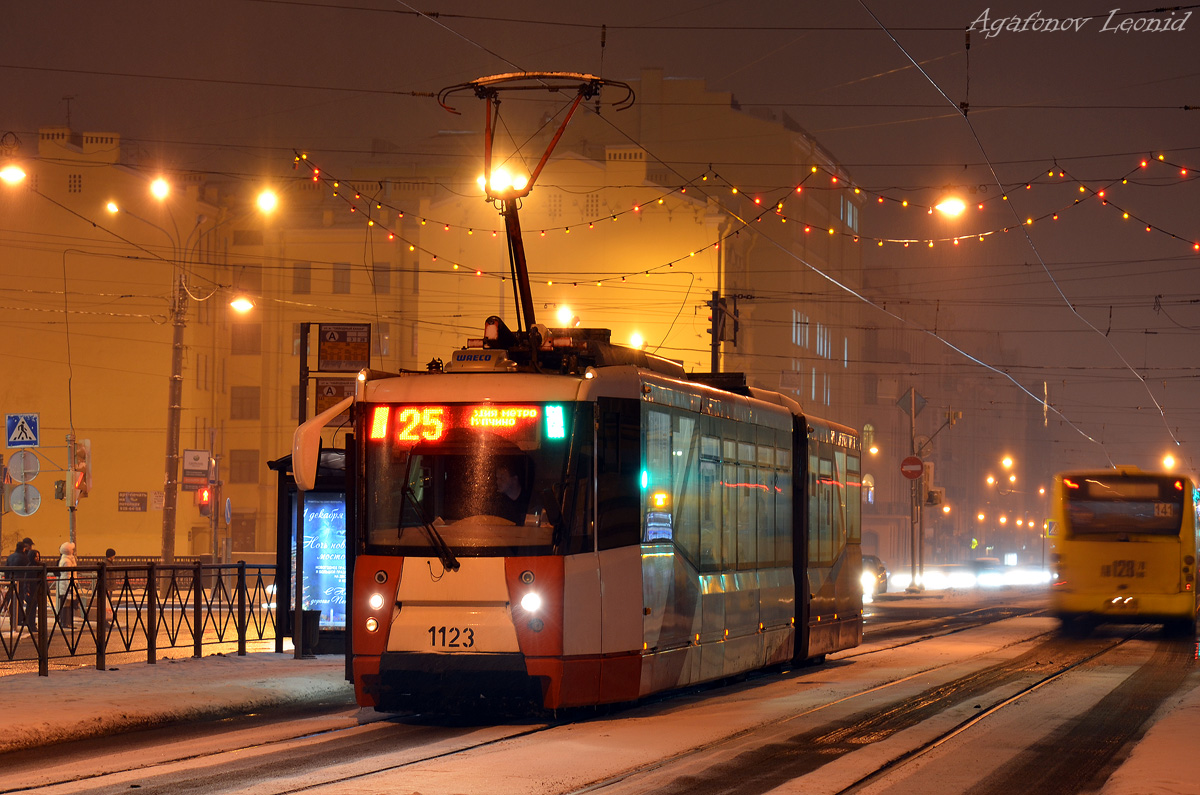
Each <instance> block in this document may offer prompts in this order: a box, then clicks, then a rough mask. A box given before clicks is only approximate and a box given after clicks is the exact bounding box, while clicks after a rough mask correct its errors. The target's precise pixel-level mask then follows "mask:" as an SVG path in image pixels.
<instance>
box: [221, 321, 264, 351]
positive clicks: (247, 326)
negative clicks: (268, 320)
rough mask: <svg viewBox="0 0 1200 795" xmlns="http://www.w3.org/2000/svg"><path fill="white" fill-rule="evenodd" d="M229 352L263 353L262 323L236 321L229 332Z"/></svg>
mask: <svg viewBox="0 0 1200 795" xmlns="http://www.w3.org/2000/svg"><path fill="white" fill-rule="evenodd" d="M229 352H230V353H233V354H246V355H255V354H260V353H262V324H261V323H234V324H233V328H231V329H230V332H229Z"/></svg>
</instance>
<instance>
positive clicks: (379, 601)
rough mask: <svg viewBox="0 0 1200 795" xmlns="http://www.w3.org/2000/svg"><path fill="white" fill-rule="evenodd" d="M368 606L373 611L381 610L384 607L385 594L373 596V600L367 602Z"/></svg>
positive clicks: (374, 594)
mask: <svg viewBox="0 0 1200 795" xmlns="http://www.w3.org/2000/svg"><path fill="white" fill-rule="evenodd" d="M367 604H368V605H370V606H371V609H372V610H378V609H379V608H381V607H383V594H381V593H373V594H371V598H370V599H368V600H367Z"/></svg>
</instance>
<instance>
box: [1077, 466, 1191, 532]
mask: <svg viewBox="0 0 1200 795" xmlns="http://www.w3.org/2000/svg"><path fill="white" fill-rule="evenodd" d="M1184 490H1185V486H1184V484H1183V481H1182V480H1181V479H1179V478H1174V477H1171V476H1153V475H1141V476H1139V475H1120V474H1112V475H1097V474H1090V475H1087V476H1076V477H1070V476H1068V477H1064V478H1063V491H1064V492H1065V494H1066V498H1067V511H1066V514H1067V520H1068V522H1069V523H1070V529H1071V532H1072V533H1074V534H1075V535H1121V534H1124V535H1128V534H1131V533H1143V534H1152V535H1173V536H1177V535H1179V529H1180V527H1181V526H1182V524H1183V500H1184V496H1185V495H1184ZM1189 496H1190V495H1189Z"/></svg>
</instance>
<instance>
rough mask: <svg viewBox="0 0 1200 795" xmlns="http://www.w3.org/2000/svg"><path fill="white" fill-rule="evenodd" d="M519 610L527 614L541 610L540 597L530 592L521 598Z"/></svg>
mask: <svg viewBox="0 0 1200 795" xmlns="http://www.w3.org/2000/svg"><path fill="white" fill-rule="evenodd" d="M521 608H522V609H523V610H525V612H527V613H536V612H537V611H539V610H541V609H542V597H541V596H539V595H538V594H537V593H535V592H534V591H530V592H529V593H527V594H525V595H524V596H522V597H521Z"/></svg>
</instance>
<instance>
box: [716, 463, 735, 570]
mask: <svg viewBox="0 0 1200 795" xmlns="http://www.w3.org/2000/svg"><path fill="white" fill-rule="evenodd" d="M721 496H722V499H721V560H720V561H719V566H720V568H721V570H723V571H729V570H731V569H736V568H737V549H738V543H737V536H738V489H737V463H736V460H735V461H729V460H728V459H727V460H726V461H724V462H723V463H722V464H721Z"/></svg>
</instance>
